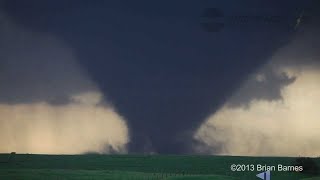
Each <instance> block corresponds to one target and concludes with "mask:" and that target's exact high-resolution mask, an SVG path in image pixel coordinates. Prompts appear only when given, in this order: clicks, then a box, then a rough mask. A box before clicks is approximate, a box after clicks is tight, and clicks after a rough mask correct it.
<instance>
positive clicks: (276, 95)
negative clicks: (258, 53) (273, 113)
mask: <svg viewBox="0 0 320 180" xmlns="http://www.w3.org/2000/svg"><path fill="white" fill-rule="evenodd" d="M257 72H258V73H255V74H254V75H251V76H250V77H249V79H248V80H247V82H246V83H244V85H243V86H241V87H240V88H239V89H237V90H235V91H236V93H235V94H234V95H232V97H231V98H230V99H229V100H228V105H229V106H233V107H238V106H247V105H248V104H249V103H250V102H251V101H252V100H253V99H256V100H267V101H273V100H281V99H282V97H281V89H282V88H283V87H285V86H287V85H289V84H291V83H293V82H294V80H295V77H289V76H288V75H287V74H285V73H281V74H279V73H277V72H275V71H274V70H273V69H271V68H264V69H262V70H259V71H257Z"/></svg>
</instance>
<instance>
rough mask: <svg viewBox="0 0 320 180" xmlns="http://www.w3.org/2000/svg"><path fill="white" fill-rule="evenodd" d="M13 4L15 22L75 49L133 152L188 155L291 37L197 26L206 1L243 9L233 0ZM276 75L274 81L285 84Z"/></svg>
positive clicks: (279, 31)
mask: <svg viewBox="0 0 320 180" xmlns="http://www.w3.org/2000/svg"><path fill="white" fill-rule="evenodd" d="M13 2H16V1H9V3H8V4H7V9H8V10H11V11H10V13H11V14H12V15H13V16H14V17H15V18H16V19H17V20H20V21H23V23H24V24H27V25H28V26H29V27H31V28H33V29H38V30H40V31H49V32H52V33H54V34H58V35H59V37H62V38H63V39H64V40H66V41H68V42H69V43H70V44H71V46H72V47H73V48H74V49H75V50H76V51H77V54H78V57H79V61H80V63H81V64H82V65H84V66H85V67H86V68H87V70H88V72H89V74H90V76H91V77H93V79H94V80H95V82H97V83H98V85H99V87H100V88H101V89H102V91H103V92H104V93H106V94H108V97H110V99H111V101H112V102H113V104H114V105H115V107H117V109H118V110H119V112H120V114H122V115H124V116H125V117H126V119H128V125H129V127H130V136H131V142H130V146H129V150H130V151H131V152H145V151H155V152H159V153H186V152H190V151H189V149H188V148H189V146H190V145H191V144H192V136H193V133H194V130H195V129H197V128H198V126H199V125H200V124H201V123H202V120H203V119H205V118H206V117H207V115H208V114H210V113H212V112H214V111H216V109H217V108H219V107H220V105H221V104H223V103H224V101H225V100H226V99H227V97H229V96H230V95H231V94H232V93H233V91H234V89H236V88H238V87H239V85H240V84H241V82H242V81H243V80H245V79H246V78H247V76H248V75H249V74H251V73H252V72H254V71H255V70H256V69H257V68H259V67H260V66H261V65H263V64H264V63H265V61H266V60H267V59H268V57H269V56H271V54H272V53H273V52H274V51H275V50H276V49H278V48H279V47H282V46H283V44H285V43H287V42H288V40H289V39H290V36H291V33H290V32H288V31H286V30H284V29H281V28H277V27H272V28H271V29H272V30H269V29H265V28H264V29H261V28H257V29H251V30H250V31H246V30H245V29H229V30H225V31H222V32H219V34H214V33H208V32H205V31H204V30H203V29H202V27H201V25H200V18H199V17H200V16H201V14H202V13H203V11H204V9H205V8H208V6H211V5H212V6H213V7H219V8H220V6H221V9H222V10H229V11H232V10H234V9H236V8H237V7H238V5H241V6H239V7H241V8H243V9H242V10H243V11H245V10H246V8H245V6H246V4H243V3H240V2H237V3H236V2H235V1H233V3H234V4H232V3H230V2H229V3H222V2H219V3H218V2H213V3H205V2H203V3H201V2H199V3H195V2H194V1H175V2H172V1H161V2H160V1H159V2H148V1H137V2H136V1H134V2H133V1H127V2H125V1H119V2H117V3H115V2H102V1H99V3H97V4H90V3H86V1H73V2H74V3H76V4H77V5H76V6H75V7H71V6H70V7H69V6H67V5H65V4H64V3H61V2H62V1H60V2H58V1H55V2H54V3H52V2H51V3H49V4H50V5H48V4H47V3H42V4H37V3H35V1H30V2H29V3H28V4H25V5H24V6H16V5H15V3H13ZM230 4H232V5H230ZM250 6H254V5H253V4H250ZM44 7H45V11H44V10H43V8H44ZM62 7H64V8H62ZM269 7H270V8H271V9H272V8H273V7H277V3H275V2H274V3H272V4H271V5H270V6H269ZM281 7H285V10H284V11H286V10H287V9H290V8H291V9H292V8H295V7H294V5H293V4H288V5H286V6H283V5H281ZM57 9H58V10H57ZM19 10H21V11H22V12H23V13H19V12H20V11H19ZM275 10H279V8H275ZM31 11H32V13H31ZM272 11H274V10H272ZM56 12H59V13H56ZM238 12H239V11H238ZM284 13H285V12H284ZM250 28H255V27H253V26H251V27H250ZM274 80H275V82H274V83H277V84H279V86H283V83H284V84H285V83H288V82H289V80H288V79H286V78H280V79H277V78H276V77H274ZM273 96H274V97H276V96H277V91H276V90H275V93H274V95H273ZM267 98H270V97H267Z"/></svg>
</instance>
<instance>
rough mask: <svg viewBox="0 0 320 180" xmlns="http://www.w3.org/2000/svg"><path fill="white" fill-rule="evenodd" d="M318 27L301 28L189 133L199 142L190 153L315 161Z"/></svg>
mask: <svg viewBox="0 0 320 180" xmlns="http://www.w3.org/2000/svg"><path fill="white" fill-rule="evenodd" d="M319 17H320V16H318V18H319ZM319 22H320V21H316V23H314V24H310V25H308V26H303V27H301V29H299V30H298V31H297V32H296V33H295V36H294V37H293V38H292V40H291V41H290V42H288V43H287V44H286V45H285V46H284V47H282V48H279V49H278V50H277V51H275V53H274V54H273V55H272V56H271V57H270V59H269V62H268V63H266V64H265V65H264V66H263V67H261V68H259V70H257V71H256V72H254V73H253V75H252V76H251V77H249V79H248V80H247V81H245V82H244V84H243V85H242V88H240V89H238V91H237V90H236V91H235V95H234V96H231V97H230V98H229V99H228V100H227V101H226V102H225V104H224V106H222V107H221V108H220V109H219V110H218V111H217V112H215V113H213V114H212V115H210V116H208V118H207V119H206V121H205V122H204V123H203V124H202V125H201V127H200V128H199V130H198V131H197V132H196V133H195V136H194V137H195V139H197V140H199V141H200V143H199V144H195V150H196V151H198V152H200V153H201V152H203V151H205V152H206V153H212V154H224V155H233V156H239V155H241V156H295V157H296V156H318V154H319V150H320V146H319V138H318V137H319V127H320V124H319V115H320V113H319V108H318V107H319V103H320V93H319V92H320V83H319V82H320V81H319V80H320V59H319V55H320V52H319V45H320V38H319V37H320V36H319V32H320V26H319V24H318V23H319ZM270 74H271V75H270ZM268 81H269V82H268ZM260 83H263V85H260ZM261 87H264V88H261ZM257 91H258V92H257ZM274 92H277V93H276V95H275V93H274ZM230 104H231V105H230ZM244 107H245V108H244ZM284 142H285V143H284ZM208 151H209V152H208ZM210 151H211V152H210Z"/></svg>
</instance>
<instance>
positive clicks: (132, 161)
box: [0, 154, 320, 180]
mask: <svg viewBox="0 0 320 180" xmlns="http://www.w3.org/2000/svg"><path fill="white" fill-rule="evenodd" d="M294 159H295V158H287V157H234V156H175V155H31V154H15V155H11V156H10V154H0V180H7V179H8V180H44V179H48V180H78V179H79V180H96V179H110V180H117V179H124V180H125V179H128V180H131V179H132V180H160V179H161V180H182V179H186V180H196V179H199V180H209V179H210V180H211V179H212V180H232V179H245V180H250V179H258V178H257V177H256V176H255V175H256V174H257V173H258V171H256V169H255V171H246V172H233V171H231V170H230V166H231V165H232V164H245V165H248V164H254V165H257V164H261V165H265V164H266V165H269V166H273V165H274V166H277V165H278V164H282V165H292V162H293V161H294ZM315 161H316V162H317V163H318V164H319V163H320V159H318V158H316V159H315ZM271 179H272V180H274V179H276V180H277V179H279V180H298V179H303V180H317V179H320V178H317V177H312V176H311V175H307V174H303V173H299V172H277V171H273V172H271Z"/></svg>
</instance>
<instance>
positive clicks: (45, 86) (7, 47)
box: [0, 12, 96, 104]
mask: <svg viewBox="0 0 320 180" xmlns="http://www.w3.org/2000/svg"><path fill="white" fill-rule="evenodd" d="M0 16H1V23H0V57H1V60H0V67H1V71H0V102H2V103H9V104H11V103H13V104H15V103H30V102H39V101H45V102H50V103H53V104H63V103H67V102H69V100H70V99H69V97H70V96H71V95H74V94H77V93H80V92H88V91H94V90H96V87H95V85H94V84H93V83H92V81H90V79H89V78H88V75H87V74H86V72H85V71H84V70H83V69H81V68H80V67H79V65H78V63H77V62H76V61H75V59H76V57H75V55H74V54H73V52H72V51H73V50H72V49H71V48H70V47H68V46H66V45H65V44H64V43H63V42H62V41H61V40H59V39H57V38H55V37H54V36H52V35H50V34H46V33H35V32H32V31H31V30H29V29H26V28H23V27H20V26H18V25H16V24H14V23H13V22H12V21H11V19H10V18H9V17H8V16H6V15H5V14H4V13H1V12H0Z"/></svg>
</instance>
